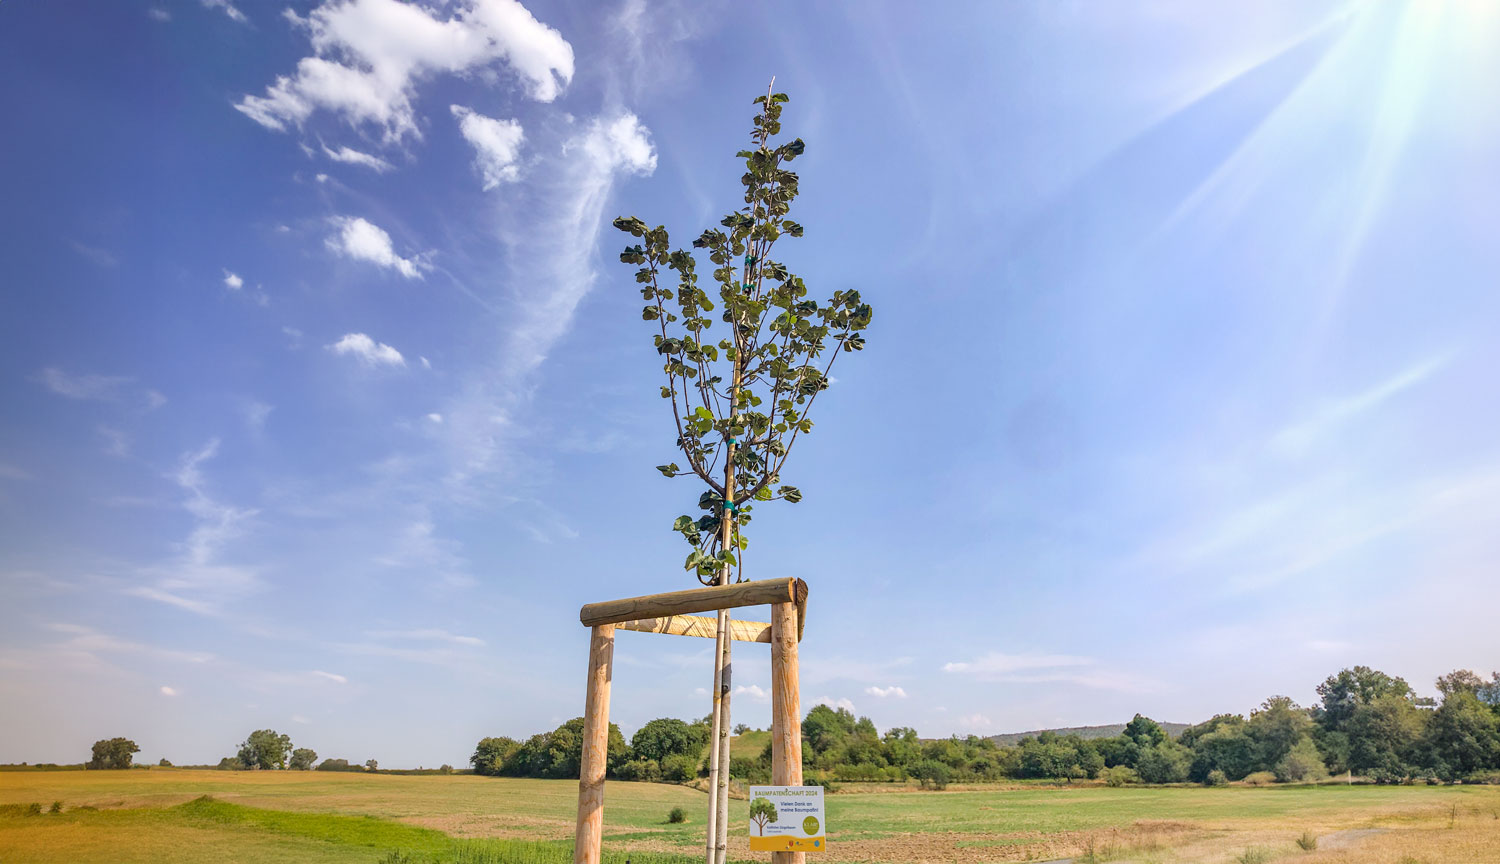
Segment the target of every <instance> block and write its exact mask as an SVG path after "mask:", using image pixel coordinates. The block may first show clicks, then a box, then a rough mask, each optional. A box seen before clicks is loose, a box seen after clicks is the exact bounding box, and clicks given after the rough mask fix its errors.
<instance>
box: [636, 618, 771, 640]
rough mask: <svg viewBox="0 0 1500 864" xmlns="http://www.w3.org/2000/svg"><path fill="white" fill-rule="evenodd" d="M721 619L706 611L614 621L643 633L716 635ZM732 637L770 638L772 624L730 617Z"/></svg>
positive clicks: (730, 633) (748, 638)
mask: <svg viewBox="0 0 1500 864" xmlns="http://www.w3.org/2000/svg"><path fill="white" fill-rule="evenodd" d="M718 623H719V622H718V619H715V618H708V617H706V616H703V615H670V616H668V617H666V618H641V619H639V620H636V621H622V622H620V623H619V624H616V625H615V628H616V629H618V630H635V631H637V632H640V633H666V634H667V635H669V636H701V637H703V638H704V639H713V638H714V637H716V636H717V635H718V632H717V631H718ZM729 638H730V639H734V640H735V641H737V642H770V641H771V625H770V623H769V622H766V621H730V622H729Z"/></svg>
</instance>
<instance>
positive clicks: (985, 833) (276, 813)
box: [0, 769, 1500, 864]
mask: <svg viewBox="0 0 1500 864" xmlns="http://www.w3.org/2000/svg"><path fill="white" fill-rule="evenodd" d="M576 788H577V786H576V783H573V782H569V781H549V780H520V779H502V778H488V777H477V776H471V775H451V776H393V775H379V774H376V775H367V774H335V773H319V772H221V771H186V770H174V769H152V770H149V771H145V770H135V771H119V772H110V771H89V772H83V771H59V772H0V862H3V864H22V862H49V864H51V862H79V864H92V862H188V864H193V862H222V861H232V862H248V864H262V862H316V864H321V862H330V864H332V862H362V864H379V862H402V864H405V862H408V861H409V862H456V864H566V862H569V861H571V855H570V844H569V840H570V839H571V836H572V819H573V809H574V800H575V799H574V796H575V795H576ZM204 796H210V798H208V799H205V798H204ZM705 800H706V799H705V797H704V796H703V795H702V794H701V793H699V792H695V791H693V790H691V789H687V788H684V787H679V786H667V785H658V784H641V783H616V782H612V783H611V784H610V785H609V787H608V792H607V796H606V806H607V810H606V829H607V830H606V835H605V837H606V839H605V847H606V850H607V851H608V852H609V853H610V860H611V861H612V862H614V864H623V862H625V861H626V860H627V859H629V860H630V862H631V864H687V862H690V861H693V860H696V856H695V855H694V852H695V850H696V849H697V847H698V845H699V843H700V842H701V839H700V837H701V831H702V818H703V817H702V813H701V812H700V811H701V808H702V806H703V804H704V802H705ZM53 802H61V812H57V813H51V812H48V811H49V810H50V809H51V808H52V806H53ZM33 803H34V804H37V805H38V807H37V808H32V807H31V806H30V805H32V804H33ZM735 804H736V806H737V808H739V809H743V808H744V807H745V806H746V805H745V802H743V801H738V802H735ZM674 806H682V807H684V808H686V809H687V812H688V822H687V823H686V824H683V825H671V824H668V823H667V821H666V819H667V813H668V811H669V810H670V809H671V808H672V807H674ZM34 809H35V810H40V811H41V812H39V813H35V812H33V810H34ZM828 818H829V823H830V828H831V829H832V834H831V837H830V850H829V852H827V853H825V854H823V855H821V856H818V857H820V858H821V859H822V860H824V861H827V862H892V864H894V862H902V864H905V862H923V861H928V862H988V861H996V862H998V861H1027V860H1030V861H1045V860H1052V859H1059V858H1067V857H1073V858H1075V859H1077V861H1078V864H1085V862H1103V861H1133V862H1142V864H1144V862H1158V864H1170V862H1183V864H1187V862H1205V864H1232V862H1244V864H1252V862H1267V861H1280V860H1287V861H1298V862H1306V864H1332V862H1348V864H1353V862H1371V864H1418V862H1421V864H1437V862H1466V864H1468V862H1500V788H1497V787H1482V786H1446V787H1426V786H1406V787H1373V786H1353V787H1348V786H1316V787H1315V786H1297V787H1267V788H1251V787H1239V786H1232V787H1228V788H1220V789H1205V788H1201V787H1181V788H1118V789H1110V788H1105V787H1102V786H1078V787H1072V788H1068V787H1040V786H1027V787H1014V788H983V789H977V790H964V791H949V792H942V793H934V792H917V791H870V792H864V791H860V792H841V793H839V794H836V795H832V796H830V797H829V800H828ZM744 821H745V817H744V814H741V815H740V817H739V818H738V819H737V823H738V825H740V826H743V824H744ZM1298 838H1306V839H1316V841H1317V848H1316V849H1315V850H1311V851H1305V850H1303V849H1301V848H1299V846H1298V845H1297V840H1298ZM1304 842H1305V841H1304ZM745 843H746V841H745V831H744V829H743V827H740V828H739V829H738V830H737V831H736V832H735V833H734V835H732V836H731V847H732V848H735V847H737V848H739V849H741V850H743V849H744V847H745ZM733 857H737V858H739V859H741V860H756V859H758V858H767V857H769V856H767V855H759V856H752V855H751V854H750V853H749V852H745V851H742V852H739V853H738V854H737V855H735V856H733Z"/></svg>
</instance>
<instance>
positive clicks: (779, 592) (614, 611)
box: [578, 579, 807, 627]
mask: <svg viewBox="0 0 1500 864" xmlns="http://www.w3.org/2000/svg"><path fill="white" fill-rule="evenodd" d="M799 581H800V580H797V579H761V580H759V581H756V582H738V583H736V584H733V585H711V586H709V587H707V588H690V589H688V590H686V591H669V592H667V593H665V594H647V595H646V596H644V597H627V598H625V599H624V600H606V601H605V602H603V603H590V604H588V605H587V606H584V607H583V608H582V609H580V610H579V611H578V620H579V621H581V622H582V623H583V626H585V627H594V626H596V625H599V624H619V623H620V622H622V621H636V620H639V619H641V618H661V617H665V616H668V615H686V614H688V613H691V612H711V611H713V610H715V609H732V608H734V607H736V606H760V605H762V604H765V603H782V602H785V601H787V600H795V599H796V598H797V592H798V590H799V589H798V582H799ZM801 590H802V592H803V594H804V596H805V594H806V590H807V589H806V586H805V585H804V586H803V587H802V588H801Z"/></svg>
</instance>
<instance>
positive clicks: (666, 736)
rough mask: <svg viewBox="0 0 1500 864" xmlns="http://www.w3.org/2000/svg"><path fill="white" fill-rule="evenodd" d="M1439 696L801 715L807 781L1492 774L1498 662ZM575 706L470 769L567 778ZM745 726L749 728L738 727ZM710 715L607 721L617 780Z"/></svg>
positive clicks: (1357, 686)
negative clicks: (1159, 712)
mask: <svg viewBox="0 0 1500 864" xmlns="http://www.w3.org/2000/svg"><path fill="white" fill-rule="evenodd" d="M1437 689H1438V692H1439V693H1440V694H1441V700H1440V701H1439V700H1433V699H1428V698H1421V697H1418V696H1417V695H1416V694H1415V692H1414V691H1413V690H1412V688H1411V686H1410V685H1408V684H1407V683H1406V681H1404V680H1402V679H1401V678H1396V677H1392V676H1390V675H1387V674H1385V673H1383V672H1379V671H1377V670H1374V669H1370V668H1369V667H1365V666H1356V667H1354V668H1353V669H1344V670H1342V671H1340V672H1339V673H1338V674H1336V675H1332V676H1329V678H1328V679H1327V680H1325V681H1324V682H1323V683H1322V684H1321V685H1319V686H1318V688H1317V692H1318V696H1319V702H1318V704H1316V705H1313V706H1312V707H1309V708H1303V707H1301V706H1299V705H1297V704H1296V703H1295V702H1293V701H1292V700H1291V699H1289V698H1287V697H1285V696H1273V697H1271V698H1269V699H1267V700H1265V701H1264V702H1263V703H1261V705H1260V707H1259V708H1258V709H1257V710H1255V711H1252V712H1251V713H1250V716H1248V717H1245V716H1243V715H1240V714H1220V715H1217V716H1215V717H1213V718H1211V719H1209V720H1207V721H1205V722H1203V723H1199V724H1198V725H1196V726H1191V727H1188V728H1187V729H1186V730H1184V731H1183V732H1182V734H1181V735H1180V736H1178V737H1177V738H1176V739H1173V738H1172V737H1171V736H1170V735H1168V734H1167V732H1166V731H1165V730H1164V729H1163V728H1162V727H1161V725H1160V724H1158V723H1156V722H1155V721H1154V720H1152V719H1150V718H1148V717H1143V716H1141V715H1139V714H1137V715H1136V716H1135V718H1134V719H1132V720H1131V721H1130V723H1128V724H1126V726H1125V729H1124V731H1123V732H1122V733H1121V734H1119V735H1117V736H1114V737H1109V738H1093V739H1085V738H1082V737H1080V736H1079V735H1076V734H1069V735H1058V734H1055V733H1052V732H1043V733H1041V734H1039V735H1037V736H1035V737H1028V738H1023V739H1021V740H1020V741H1019V742H1018V743H1017V744H1016V745H1014V746H1001V745H999V744H997V743H995V742H994V741H993V740H991V739H988V738H981V737H979V736H976V735H970V736H967V737H959V736H954V737H952V738H944V739H939V740H923V739H922V738H920V737H919V736H918V735H917V732H916V730H914V729H911V728H908V727H897V728H893V729H888V730H886V732H885V733H884V734H881V733H880V732H879V731H878V730H877V729H876V728H875V724H874V723H873V722H871V721H870V719H869V718H868V717H859V718H856V717H855V716H854V714H853V713H851V712H850V711H848V710H846V709H843V708H838V709H835V708H831V707H829V706H827V705H818V706H815V707H814V708H813V709H812V710H811V711H809V712H808V714H807V717H806V718H805V719H804V720H803V721H802V764H803V773H804V777H805V778H806V781H807V782H809V783H815V784H826V783H829V782H834V781H846V782H853V781H907V780H916V781H917V782H918V783H920V784H921V785H922V786H924V787H930V788H939V789H940V788H943V787H945V786H947V785H948V784H949V783H950V782H987V781H991V782H992V781H998V780H1008V779H1048V780H1075V779H1085V778H1087V779H1098V778H1103V779H1104V781H1105V782H1106V783H1109V784H1111V785H1123V784H1127V783H1183V782H1189V781H1191V782H1196V783H1204V784H1208V785H1220V784H1224V783H1228V782H1232V781H1242V780H1244V781H1248V782H1252V783H1269V782H1273V781H1274V782H1306V781H1315V780H1319V779H1323V778H1326V777H1328V776H1329V775H1330V774H1343V773H1345V772H1349V773H1350V774H1352V775H1358V776H1360V777H1363V778H1367V779H1369V780H1371V781H1374V782H1376V783H1403V782H1406V783H1409V782H1423V781H1425V782H1431V783H1437V782H1454V781H1459V780H1464V781H1468V782H1500V673H1495V674H1493V675H1492V676H1491V677H1490V679H1489V680H1485V679H1483V678H1481V677H1480V676H1478V675H1476V674H1475V673H1473V672H1470V671H1466V670H1460V671H1457V672H1452V673H1450V674H1448V675H1444V676H1442V677H1441V678H1439V679H1438V681H1437ZM582 733H583V719H582V718H581V717H575V718H574V719H572V720H569V721H568V722H566V723H564V724H562V725H561V726H559V727H557V728H556V729H554V730H553V731H551V732H543V733H540V734H537V735H533V736H531V737H530V738H528V739H526V740H525V741H517V740H514V739H511V738H504V737H499V738H485V739H483V740H482V741H480V742H479V744H478V746H477V747H476V748H475V750H474V755H473V756H472V757H470V760H469V761H470V764H471V765H472V766H473V768H474V771H475V773H478V774H488V775H498V776H510V777H551V778H573V777H577V776H578V764H579V759H580V756H581V753H582V749H583V742H582ZM741 734H743V732H741ZM707 736H708V720H707V718H705V719H703V720H699V721H697V722H694V723H688V722H684V721H682V720H675V719H671V718H661V719H658V720H653V721H651V722H650V723H647V724H646V725H645V726H643V727H641V730H640V731H639V732H637V733H636V734H635V736H634V737H633V738H632V739H631V740H630V742H629V743H626V741H625V738H624V736H623V735H621V734H620V730H619V728H618V727H617V726H614V725H613V724H611V726H610V730H609V748H608V752H609V757H608V770H609V775H610V776H611V777H615V778H618V779H622V780H645V781H664V782H674V783H681V782H687V781H689V780H691V779H693V778H694V777H697V776H702V775H703V774H705V773H706V771H707V766H706V765H705V764H704V755H705V754H704V750H705V745H706V743H707ZM730 773H731V775H732V776H733V777H734V778H735V779H737V780H742V781H747V782H750V783H768V782H770V779H771V748H770V745H769V744H767V745H766V747H765V749H764V750H763V751H762V752H761V753H760V754H759V755H757V756H754V757H747V756H739V757H736V758H735V759H734V761H733V764H732V766H731V772H730Z"/></svg>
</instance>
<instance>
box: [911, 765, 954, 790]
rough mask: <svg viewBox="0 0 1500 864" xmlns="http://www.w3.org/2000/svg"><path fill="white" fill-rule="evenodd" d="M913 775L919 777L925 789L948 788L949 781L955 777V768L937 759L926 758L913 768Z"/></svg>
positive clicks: (918, 779)
mask: <svg viewBox="0 0 1500 864" xmlns="http://www.w3.org/2000/svg"><path fill="white" fill-rule="evenodd" d="M911 776H913V777H915V778H917V782H919V783H920V784H921V785H922V788H923V789H927V788H932V789H947V788H948V781H949V780H951V779H953V769H951V768H949V767H948V766H947V765H946V764H944V763H942V762H939V761H937V760H936V759H924V760H922V761H921V762H918V763H917V764H916V767H914V768H912V770H911Z"/></svg>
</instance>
